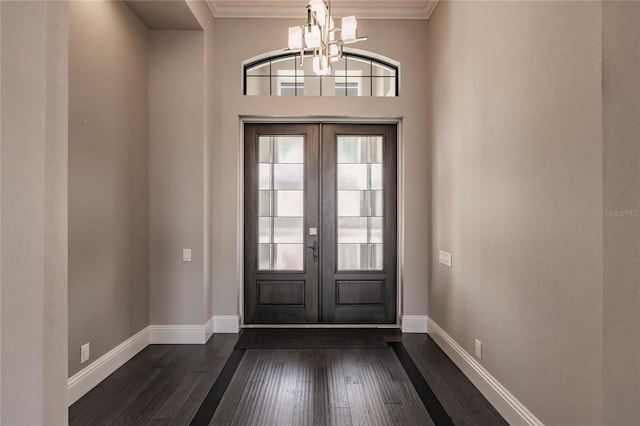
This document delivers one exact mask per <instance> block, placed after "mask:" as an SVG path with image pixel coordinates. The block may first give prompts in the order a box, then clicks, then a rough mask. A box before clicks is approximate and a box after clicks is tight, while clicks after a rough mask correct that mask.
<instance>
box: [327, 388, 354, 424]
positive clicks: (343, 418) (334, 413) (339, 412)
mask: <svg viewBox="0 0 640 426" xmlns="http://www.w3.org/2000/svg"><path fill="white" fill-rule="evenodd" d="M346 392H347V390H346V389H345V393H346ZM329 411H330V412H331V425H332V426H353V423H352V422H351V409H350V408H349V407H330V408H329Z"/></svg>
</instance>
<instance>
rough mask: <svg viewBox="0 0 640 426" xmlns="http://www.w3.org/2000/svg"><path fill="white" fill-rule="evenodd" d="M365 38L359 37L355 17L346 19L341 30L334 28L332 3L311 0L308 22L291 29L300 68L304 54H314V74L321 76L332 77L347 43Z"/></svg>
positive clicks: (327, 0) (293, 45)
mask: <svg viewBox="0 0 640 426" xmlns="http://www.w3.org/2000/svg"><path fill="white" fill-rule="evenodd" d="M336 33H340V38H338V37H336ZM366 39H367V37H358V21H357V20H356V17H355V16H345V17H344V18H342V21H341V25H340V27H336V26H335V22H334V20H333V17H332V16H331V2H330V1H329V0H309V4H308V5H307V23H306V24H305V25H302V26H299V27H291V28H289V50H297V51H300V66H302V65H303V63H304V56H305V54H307V55H313V72H314V73H316V74H318V75H331V63H332V62H335V61H339V60H340V59H342V52H343V47H344V45H345V44H351V43H355V42H358V41H363V40H366Z"/></svg>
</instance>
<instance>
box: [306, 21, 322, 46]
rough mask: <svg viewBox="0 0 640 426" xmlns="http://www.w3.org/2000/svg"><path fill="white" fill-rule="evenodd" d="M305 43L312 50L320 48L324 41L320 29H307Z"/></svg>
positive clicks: (316, 27)
mask: <svg viewBox="0 0 640 426" xmlns="http://www.w3.org/2000/svg"><path fill="white" fill-rule="evenodd" d="M304 42H305V44H306V45H307V47H308V48H310V49H317V48H319V47H320V45H321V44H322V40H321V38H320V27H318V26H317V25H312V26H310V27H309V26H308V27H306V29H305V31H304Z"/></svg>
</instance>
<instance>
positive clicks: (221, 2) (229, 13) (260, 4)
mask: <svg viewBox="0 0 640 426" xmlns="http://www.w3.org/2000/svg"><path fill="white" fill-rule="evenodd" d="M206 1H207V4H208V5H209V8H210V9H211V12H213V15H214V16H215V17H216V18H305V17H306V5H307V0H253V1H248V0H206ZM437 4H438V0H414V1H405V0H332V1H331V14H332V15H335V16H349V15H356V17H357V18H359V19H429V17H430V16H431V13H432V12H433V10H434V9H435V7H436V5H437Z"/></svg>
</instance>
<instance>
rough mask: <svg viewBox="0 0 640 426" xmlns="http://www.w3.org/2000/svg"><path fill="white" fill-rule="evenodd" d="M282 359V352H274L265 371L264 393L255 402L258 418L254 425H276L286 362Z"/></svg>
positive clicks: (256, 417) (254, 420) (255, 419)
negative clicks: (275, 419) (277, 406)
mask: <svg viewBox="0 0 640 426" xmlns="http://www.w3.org/2000/svg"><path fill="white" fill-rule="evenodd" d="M282 358H283V357H282V350H273V351H272V354H271V358H270V360H269V362H268V363H267V366H266V368H265V370H264V374H265V375H264V377H263V383H264V386H263V391H262V393H261V394H260V397H259V398H258V399H257V400H256V401H255V404H256V416H255V418H254V419H253V421H252V424H254V425H269V424H274V417H275V413H276V405H277V402H278V401H277V398H278V394H279V391H280V385H281V378H282V374H283V369H284V360H283V359H282Z"/></svg>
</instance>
